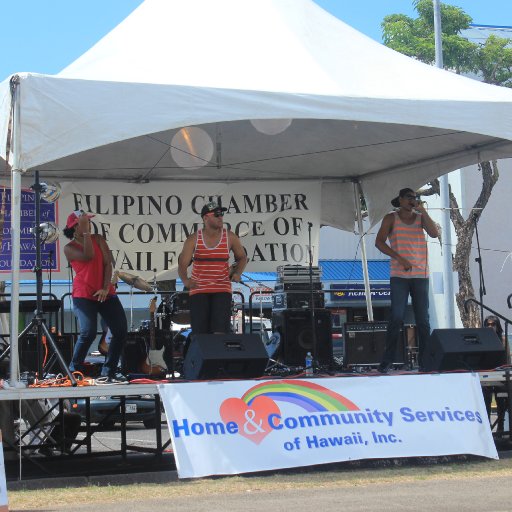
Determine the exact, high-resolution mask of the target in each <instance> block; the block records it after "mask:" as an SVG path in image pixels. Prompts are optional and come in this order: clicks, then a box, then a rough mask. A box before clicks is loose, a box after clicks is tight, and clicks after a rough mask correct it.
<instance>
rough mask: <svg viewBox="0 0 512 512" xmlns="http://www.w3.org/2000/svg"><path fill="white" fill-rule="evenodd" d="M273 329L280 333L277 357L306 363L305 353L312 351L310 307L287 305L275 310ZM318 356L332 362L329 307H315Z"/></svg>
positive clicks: (291, 362)
mask: <svg viewBox="0 0 512 512" xmlns="http://www.w3.org/2000/svg"><path fill="white" fill-rule="evenodd" d="M272 330H273V331H274V332H278V333H279V335H280V336H281V342H280V348H279V351H278V359H279V360H280V361H281V362H283V363H284V364H286V365H289V366H304V362H305V359H306V354H307V353H308V352H311V353H313V331H312V324H311V310H310V309H285V310H283V311H274V312H273V313H272ZM315 335H316V359H317V361H318V363H319V364H321V365H331V364H332V324H331V312H330V311H329V310H328V309H316V310H315Z"/></svg>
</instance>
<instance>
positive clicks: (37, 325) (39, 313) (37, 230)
mask: <svg viewBox="0 0 512 512" xmlns="http://www.w3.org/2000/svg"><path fill="white" fill-rule="evenodd" d="M31 188H32V190H33V191H34V196H35V212H34V213H35V226H34V229H33V233H34V236H35V239H36V240H35V245H36V262H35V268H34V273H35V274H36V310H35V311H34V317H33V318H32V320H31V321H30V323H29V324H28V325H27V326H26V327H25V329H23V331H22V332H21V333H20V335H19V336H18V343H19V345H20V346H22V341H23V340H24V339H25V338H26V337H27V336H28V335H29V333H30V332H31V331H32V329H34V330H35V331H36V339H37V344H38V372H39V373H40V377H41V378H42V377H44V375H41V374H42V373H43V368H42V364H41V359H42V358H41V356H40V354H39V351H40V350H41V344H42V339H43V336H45V337H46V341H47V343H48V344H49V345H50V347H51V348H52V350H53V353H54V355H55V356H56V357H57V360H58V361H59V364H60V367H61V369H62V371H63V372H64V373H66V375H67V376H68V378H69V380H70V381H71V385H72V386H76V385H77V382H76V379H75V377H74V376H73V374H72V373H71V371H70V370H69V367H68V365H67V364H66V361H64V358H63V357H62V354H61V353H60V351H59V348H58V347H57V344H56V343H55V340H54V339H53V337H52V334H51V333H50V331H49V330H48V327H47V326H46V322H45V318H44V312H43V298H42V296H43V278H42V264H41V227H40V225H39V223H40V219H41V218H40V212H41V192H42V190H43V186H42V185H41V183H40V181H39V171H35V183H34V185H32V187H31Z"/></svg>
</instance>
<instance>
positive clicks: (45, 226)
mask: <svg viewBox="0 0 512 512" xmlns="http://www.w3.org/2000/svg"><path fill="white" fill-rule="evenodd" d="M39 238H40V239H41V242H43V243H45V244H52V243H53V242H56V241H57V240H58V238H59V228H58V227H57V226H56V225H55V224H54V223H53V222H43V223H41V224H39Z"/></svg>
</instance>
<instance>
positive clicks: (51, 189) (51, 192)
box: [41, 183, 62, 203]
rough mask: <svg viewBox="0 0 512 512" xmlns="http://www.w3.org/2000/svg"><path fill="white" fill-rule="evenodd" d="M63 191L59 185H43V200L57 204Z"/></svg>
mask: <svg viewBox="0 0 512 512" xmlns="http://www.w3.org/2000/svg"><path fill="white" fill-rule="evenodd" d="M61 192H62V190H61V188H60V185H59V184H58V183H41V199H44V200H45V201H47V202H49V203H55V201H57V199H59V197H60V194H61Z"/></svg>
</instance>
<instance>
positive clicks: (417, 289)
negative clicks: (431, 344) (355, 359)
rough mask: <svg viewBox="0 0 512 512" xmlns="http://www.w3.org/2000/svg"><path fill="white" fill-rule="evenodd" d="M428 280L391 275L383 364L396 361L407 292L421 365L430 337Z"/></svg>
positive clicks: (421, 364)
mask: <svg viewBox="0 0 512 512" xmlns="http://www.w3.org/2000/svg"><path fill="white" fill-rule="evenodd" d="M428 281H429V280H428V278H416V279H410V278H404V277H392V278H391V279H390V287H391V314H390V318H389V322H388V328H387V332H386V349H385V352H384V356H383V358H382V365H383V366H384V365H389V364H391V363H393V362H395V361H396V356H397V354H396V351H397V347H398V341H399V336H400V329H401V328H402V326H403V324H404V316H405V309H406V307H407V300H408V299H409V294H410V295H411V299H412V308H413V311H414V318H415V320H416V329H417V331H418V362H419V365H420V367H421V366H423V353H424V351H425V345H426V343H427V340H428V338H429V337H430V321H429V316H428Z"/></svg>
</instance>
